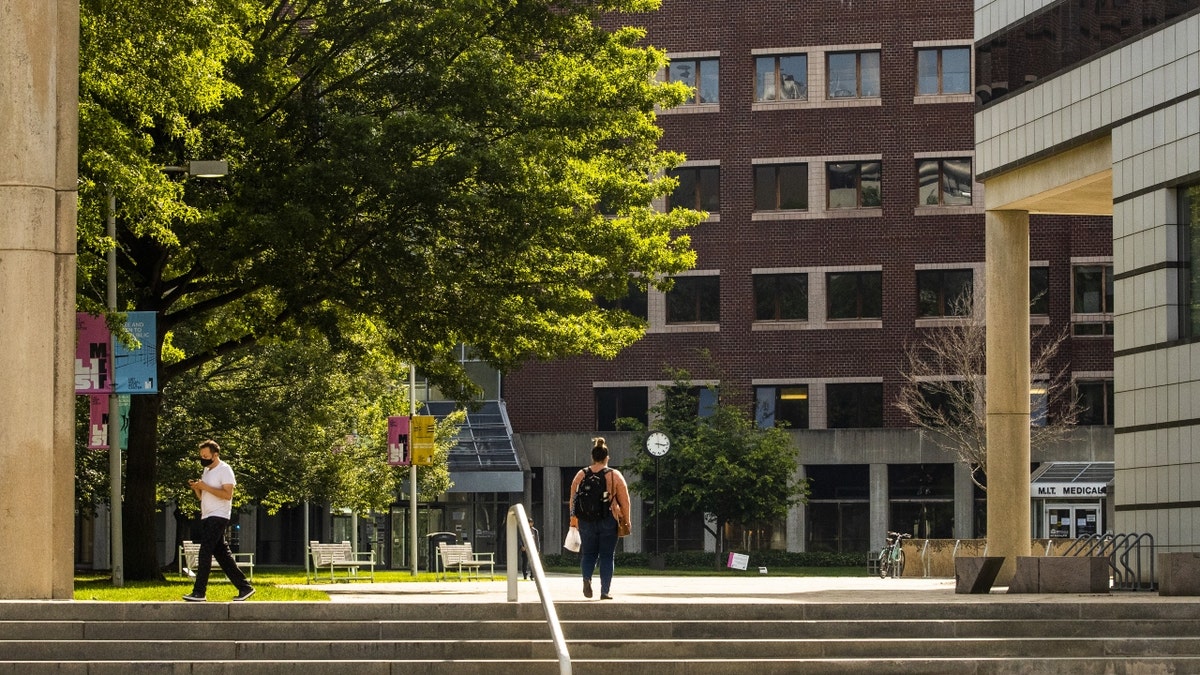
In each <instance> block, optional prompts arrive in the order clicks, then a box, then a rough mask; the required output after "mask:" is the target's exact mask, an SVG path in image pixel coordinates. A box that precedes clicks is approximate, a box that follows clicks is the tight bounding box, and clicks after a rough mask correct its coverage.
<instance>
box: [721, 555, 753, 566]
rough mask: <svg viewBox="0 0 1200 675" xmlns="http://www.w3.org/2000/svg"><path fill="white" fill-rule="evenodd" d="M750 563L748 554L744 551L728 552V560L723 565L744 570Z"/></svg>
mask: <svg viewBox="0 0 1200 675" xmlns="http://www.w3.org/2000/svg"><path fill="white" fill-rule="evenodd" d="M749 565H750V556H748V555H746V554H745V553H730V554H729V562H728V563H727V564H726V565H725V566H726V567H731V568H733V569H735V570H744V569H746V567H747V566H749Z"/></svg>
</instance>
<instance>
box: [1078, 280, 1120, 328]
mask: <svg viewBox="0 0 1200 675" xmlns="http://www.w3.org/2000/svg"><path fill="white" fill-rule="evenodd" d="M1073 273H1074V289H1073V291H1072V294H1073V302H1072V306H1071V311H1072V312H1073V313H1074V314H1075V316H1073V317H1072V318H1071V321H1072V325H1071V331H1072V333H1073V334H1074V335H1112V330H1113V322H1112V311H1113V310H1112V305H1113V278H1112V265H1076V266H1075V268H1074V270H1073ZM1081 315H1091V316H1081Z"/></svg>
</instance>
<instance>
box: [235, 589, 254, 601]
mask: <svg viewBox="0 0 1200 675" xmlns="http://www.w3.org/2000/svg"><path fill="white" fill-rule="evenodd" d="M252 595H254V589H253V588H247V589H246V590H244V591H242V593H241V594H240V595H238V596H237V597H235V598H234V599H233V601H234V602H241V601H243V600H246V599H248V598H249V597H250V596H252Z"/></svg>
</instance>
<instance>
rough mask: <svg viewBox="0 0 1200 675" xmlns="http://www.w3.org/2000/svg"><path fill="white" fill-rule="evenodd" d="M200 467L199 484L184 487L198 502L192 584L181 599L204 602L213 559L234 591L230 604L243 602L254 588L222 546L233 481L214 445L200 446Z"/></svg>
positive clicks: (204, 443)
mask: <svg viewBox="0 0 1200 675" xmlns="http://www.w3.org/2000/svg"><path fill="white" fill-rule="evenodd" d="M200 464H201V466H203V467H204V473H203V474H202V475H201V476H200V480H189V481H188V486H189V487H191V488H192V492H195V493H196V497H198V498H199V499H200V555H199V557H198V558H197V560H196V583H195V585H194V586H192V592H191V593H189V594H188V595H185V596H183V599H184V600H187V601H188V602H204V600H205V599H206V598H205V594H206V593H207V591H208V575H209V572H211V571H212V561H213V558H216V559H217V563H218V564H219V565H220V566H221V569H222V570H224V571H225V576H227V577H229V580H230V581H232V582H233V585H234V586H235V587H236V588H237V590H238V594H237V597H235V598H234V600H235V601H240V600H245V599H247V598H249V597H250V596H252V595H254V587H253V586H251V585H250V583H249V582H248V581H246V575H245V574H243V573H242V570H240V569H238V566H237V562H236V561H235V560H234V559H233V554H232V553H230V552H229V545H228V544H227V543H225V528H226V527H228V526H229V518H230V517H231V516H232V515H233V488H234V486H236V485H237V479H236V478H234V476H233V469H232V468H230V466H229V465H228V464H226V463H225V462H222V461H221V446H219V445H217V442H216V441H213V440H207V441H204V442H203V443H201V444H200Z"/></svg>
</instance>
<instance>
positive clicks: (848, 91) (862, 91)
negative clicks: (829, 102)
mask: <svg viewBox="0 0 1200 675" xmlns="http://www.w3.org/2000/svg"><path fill="white" fill-rule="evenodd" d="M828 72H829V98H869V97H878V96H879V52H845V53H834V54H830V55H829V69H828Z"/></svg>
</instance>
